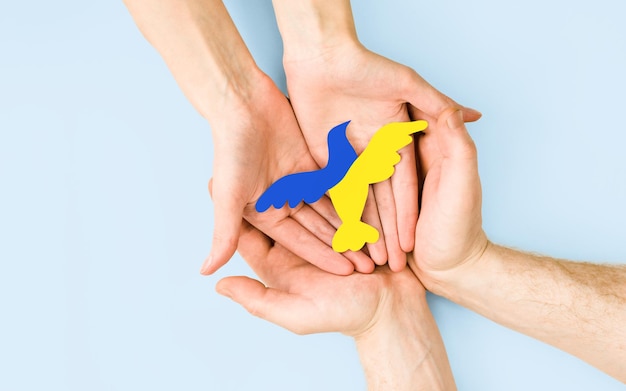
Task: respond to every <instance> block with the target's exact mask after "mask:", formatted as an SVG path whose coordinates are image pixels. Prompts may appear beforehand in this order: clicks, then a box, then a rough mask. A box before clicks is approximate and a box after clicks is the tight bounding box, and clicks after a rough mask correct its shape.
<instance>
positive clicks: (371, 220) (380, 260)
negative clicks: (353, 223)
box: [363, 186, 387, 266]
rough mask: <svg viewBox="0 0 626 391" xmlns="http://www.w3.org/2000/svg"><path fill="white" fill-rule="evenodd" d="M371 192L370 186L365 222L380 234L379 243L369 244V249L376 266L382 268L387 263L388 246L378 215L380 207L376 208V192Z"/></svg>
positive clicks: (364, 213)
mask: <svg viewBox="0 0 626 391" xmlns="http://www.w3.org/2000/svg"><path fill="white" fill-rule="evenodd" d="M371 190H372V186H370V191H368V193H367V201H366V202H365V207H364V208H363V222H364V223H367V224H369V225H371V226H372V227H374V228H376V230H377V231H378V233H379V235H378V241H376V243H368V244H367V249H368V251H369V253H370V258H372V260H373V261H374V263H375V264H377V265H379V266H380V265H384V264H385V263H387V246H386V243H385V235H383V226H382V224H381V222H380V216H379V214H378V207H377V206H376V197H374V192H373V191H371Z"/></svg>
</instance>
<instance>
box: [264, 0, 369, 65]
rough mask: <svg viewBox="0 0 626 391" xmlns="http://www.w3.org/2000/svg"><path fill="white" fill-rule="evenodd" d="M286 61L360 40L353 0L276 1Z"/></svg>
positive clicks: (277, 18) (313, 54) (274, 1)
mask: <svg viewBox="0 0 626 391" xmlns="http://www.w3.org/2000/svg"><path fill="white" fill-rule="evenodd" d="M272 3H273V4H274V11H275V13H276V20H277V22H278V28H279V30H280V33H281V36H282V38H283V46H284V51H285V60H286V61H287V62H288V61H289V60H291V59H301V58H306V57H308V56H315V55H318V54H319V53H320V52H322V53H323V52H324V51H325V50H329V49H332V48H335V47H336V46H338V45H343V44H345V43H346V42H349V43H355V42H357V36H356V29H355V27H354V19H353V16H352V8H351V6H350V0H302V1H293V0H272Z"/></svg>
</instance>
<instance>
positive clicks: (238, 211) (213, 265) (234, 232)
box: [200, 181, 243, 275]
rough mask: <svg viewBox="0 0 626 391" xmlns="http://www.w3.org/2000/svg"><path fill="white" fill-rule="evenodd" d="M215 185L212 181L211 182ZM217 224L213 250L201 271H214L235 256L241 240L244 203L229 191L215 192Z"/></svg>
mask: <svg viewBox="0 0 626 391" xmlns="http://www.w3.org/2000/svg"><path fill="white" fill-rule="evenodd" d="M210 184H211V188H212V187H213V186H212V185H213V183H212V181H211V182H210ZM213 194H214V195H215V197H214V200H215V207H214V211H215V214H214V216H215V226H214V230H213V243H212V245H211V252H210V253H209V256H208V257H207V259H206V260H205V261H204V263H203V265H202V268H201V269H200V273H201V274H204V275H208V274H211V273H214V272H215V271H216V270H217V269H219V268H220V267H221V266H222V265H224V264H225V263H226V262H228V260H229V259H230V258H231V257H232V256H233V254H234V253H235V250H236V249H237V243H238V242H239V231H240V228H241V220H242V216H243V205H239V203H238V202H237V201H236V199H235V198H234V197H231V196H230V194H232V193H229V192H226V195H225V196H222V195H221V194H215V193H213Z"/></svg>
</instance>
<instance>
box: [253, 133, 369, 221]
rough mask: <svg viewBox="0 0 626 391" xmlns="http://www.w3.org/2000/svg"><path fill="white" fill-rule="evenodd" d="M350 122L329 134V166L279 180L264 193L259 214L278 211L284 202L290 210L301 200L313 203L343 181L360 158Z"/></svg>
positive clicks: (258, 205)
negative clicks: (352, 141) (351, 139)
mask: <svg viewBox="0 0 626 391" xmlns="http://www.w3.org/2000/svg"><path fill="white" fill-rule="evenodd" d="M349 122H350V121H348V122H344V123H342V124H340V125H337V126H335V127H334V128H332V129H331V130H330V132H328V164H327V165H326V167H324V168H322V169H320V170H315V171H307V172H300V173H296V174H289V175H286V176H284V177H282V178H280V179H279V180H277V181H276V182H274V183H273V184H272V185H271V186H270V187H269V188H268V189H267V190H265V192H264V193H263V194H261V197H259V199H258V200H257V202H256V205H255V208H256V210H257V212H265V211H266V210H267V209H269V207H270V206H274V208H277V209H279V208H282V207H283V206H284V205H285V203H288V204H289V207H291V208H294V207H295V206H296V205H298V204H299V203H300V202H301V201H304V202H306V203H308V204H312V203H314V202H316V201H317V200H319V199H320V198H322V196H323V195H324V194H325V193H326V192H327V191H328V189H330V188H331V187H333V186H335V185H336V184H337V183H338V182H339V181H341V179H342V178H343V177H344V176H345V175H346V172H348V170H349V169H350V167H351V166H352V163H354V161H355V160H356V158H357V155H356V152H355V151H354V148H352V145H350V142H349V141H348V138H347V136H346V128H347V126H348V123H349Z"/></svg>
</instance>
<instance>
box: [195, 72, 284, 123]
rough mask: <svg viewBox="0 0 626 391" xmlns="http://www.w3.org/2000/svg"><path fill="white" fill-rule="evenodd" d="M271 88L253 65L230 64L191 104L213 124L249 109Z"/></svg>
mask: <svg viewBox="0 0 626 391" xmlns="http://www.w3.org/2000/svg"><path fill="white" fill-rule="evenodd" d="M272 88H276V87H275V85H274V83H273V81H272V80H271V79H270V78H269V76H267V75H266V74H265V73H263V71H261V70H260V69H259V68H258V67H257V66H256V64H254V63H253V64H248V65H244V66H241V67H233V68H231V69H230V70H227V71H225V72H223V73H220V74H218V75H214V76H213V82H212V83H210V84H208V85H206V88H204V89H203V91H202V92H201V91H198V94H197V95H198V98H197V99H196V102H197V104H194V106H196V108H197V109H198V111H199V112H200V114H201V115H202V116H203V117H204V118H205V119H206V120H207V121H208V122H209V123H210V124H211V126H215V125H217V124H218V123H219V122H221V120H222V119H224V118H227V117H231V116H238V115H241V113H242V112H244V113H247V112H249V111H250V108H253V107H255V105H258V104H259V103H260V102H262V99H263V95H264V94H265V93H267V91H268V90H269V89H272Z"/></svg>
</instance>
